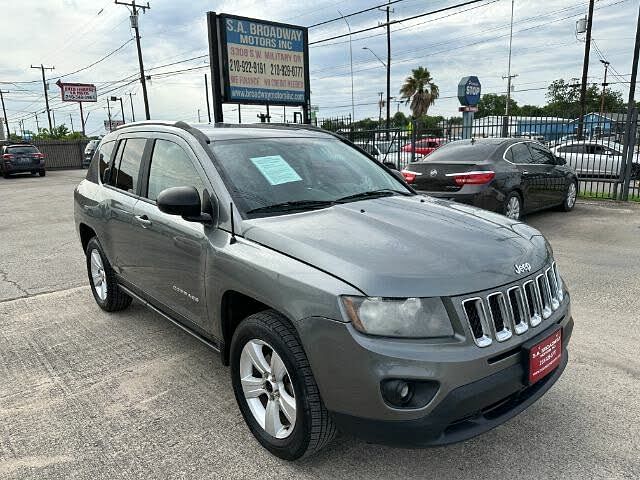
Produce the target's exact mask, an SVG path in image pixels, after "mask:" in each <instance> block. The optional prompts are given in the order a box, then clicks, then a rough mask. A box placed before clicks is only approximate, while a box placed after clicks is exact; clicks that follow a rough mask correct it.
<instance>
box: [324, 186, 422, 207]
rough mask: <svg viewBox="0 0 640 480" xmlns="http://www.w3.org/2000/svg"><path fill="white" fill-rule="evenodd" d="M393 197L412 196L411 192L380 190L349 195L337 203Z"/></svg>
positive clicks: (339, 199)
mask: <svg viewBox="0 0 640 480" xmlns="http://www.w3.org/2000/svg"><path fill="white" fill-rule="evenodd" d="M392 195H403V196H408V195H410V193H409V192H402V191H400V190H393V189H390V188H382V189H380V190H371V191H369V192H360V193H354V194H353V195H347V196H346V197H342V198H338V199H337V200H336V201H335V202H336V203H347V202H355V201H358V200H366V199H369V198H381V197H391V196H392Z"/></svg>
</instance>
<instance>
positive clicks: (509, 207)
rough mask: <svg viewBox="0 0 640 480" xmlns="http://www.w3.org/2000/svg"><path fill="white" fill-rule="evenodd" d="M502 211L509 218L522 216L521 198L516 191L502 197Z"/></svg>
mask: <svg viewBox="0 0 640 480" xmlns="http://www.w3.org/2000/svg"><path fill="white" fill-rule="evenodd" d="M502 213H503V215H504V216H506V217H507V218H510V219H511V220H520V219H521V218H522V198H521V197H520V195H519V194H518V192H511V193H509V195H507V198H505V199H504V206H503V210H502Z"/></svg>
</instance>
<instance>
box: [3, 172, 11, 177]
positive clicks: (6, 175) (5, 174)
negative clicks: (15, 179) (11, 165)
mask: <svg viewBox="0 0 640 480" xmlns="http://www.w3.org/2000/svg"><path fill="white" fill-rule="evenodd" d="M2 176H3V177H4V178H9V177H10V176H11V174H10V173H9V172H2Z"/></svg>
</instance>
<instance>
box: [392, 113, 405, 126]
mask: <svg viewBox="0 0 640 480" xmlns="http://www.w3.org/2000/svg"><path fill="white" fill-rule="evenodd" d="M408 123H409V119H408V118H407V116H406V115H405V114H404V113H402V112H396V113H395V114H394V115H393V117H391V125H393V126H394V127H396V128H405V127H406V126H407V124H408Z"/></svg>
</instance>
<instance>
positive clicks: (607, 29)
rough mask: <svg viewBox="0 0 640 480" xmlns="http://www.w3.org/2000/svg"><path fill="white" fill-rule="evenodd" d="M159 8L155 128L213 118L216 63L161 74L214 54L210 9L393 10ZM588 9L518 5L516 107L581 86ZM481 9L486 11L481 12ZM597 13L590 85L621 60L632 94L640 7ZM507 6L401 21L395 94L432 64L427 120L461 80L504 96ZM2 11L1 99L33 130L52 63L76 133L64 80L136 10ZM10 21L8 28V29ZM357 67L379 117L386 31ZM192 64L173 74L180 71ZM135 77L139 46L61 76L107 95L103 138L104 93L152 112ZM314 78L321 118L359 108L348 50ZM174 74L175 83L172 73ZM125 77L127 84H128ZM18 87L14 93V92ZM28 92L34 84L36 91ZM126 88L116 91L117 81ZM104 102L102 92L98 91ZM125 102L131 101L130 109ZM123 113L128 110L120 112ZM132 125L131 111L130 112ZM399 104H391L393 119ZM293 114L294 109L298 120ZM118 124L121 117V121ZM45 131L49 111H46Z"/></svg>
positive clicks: (332, 29) (278, 116)
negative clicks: (210, 100)
mask: <svg viewBox="0 0 640 480" xmlns="http://www.w3.org/2000/svg"><path fill="white" fill-rule="evenodd" d="M150 3H151V10H150V11H148V12H147V13H146V14H145V15H141V16H140V29H141V34H142V37H143V38H142V47H143V53H144V60H145V67H146V68H147V73H148V74H151V75H152V78H151V82H150V84H149V99H150V108H151V114H152V117H153V118H161V119H176V120H186V121H196V120H197V111H198V109H200V110H201V116H202V118H203V119H204V118H206V103H205V99H204V73H206V72H208V69H207V68H206V66H205V64H206V62H207V58H206V57H205V58H196V59H194V60H190V61H188V62H182V63H177V64H175V65H169V66H166V67H162V68H154V67H158V66H160V65H165V64H169V63H173V62H178V61H181V60H184V59H188V58H192V57H199V56H202V55H206V53H207V29H206V23H205V14H206V11H208V10H215V11H217V12H219V13H222V12H224V13H232V14H239V15H244V16H249V17H255V18H264V19H268V20H273V21H283V22H287V23H293V24H298V25H303V26H308V25H312V24H314V23H318V22H321V21H324V20H327V19H332V18H336V17H339V15H340V14H339V12H338V9H339V10H340V11H341V12H342V13H343V14H345V15H346V14H349V13H351V12H354V11H358V10H361V9H364V8H367V7H371V6H375V5H378V4H381V3H383V1H382V0H378V1H376V0H358V1H351V2H344V1H335V0H317V1H315V2H309V1H300V0H266V1H260V2H258V1H249V0H234V1H201V0H193V1H170V0H151V1H150ZM455 3H458V2H457V1H456V0H404V1H401V2H398V3H395V4H394V5H393V6H392V7H393V9H394V12H393V13H392V16H391V17H392V19H397V20H401V19H403V18H407V17H410V16H413V15H417V14H420V13H423V12H427V11H431V10H436V9H439V8H443V7H445V6H448V5H452V4H455ZM587 4H588V2H587V1H586V0H580V1H578V0H540V1H525V0H515V14H514V37H513V55H512V73H513V74H517V75H518V77H517V78H516V79H515V80H514V82H513V83H514V85H515V87H514V88H515V91H514V93H513V98H514V99H515V100H516V101H518V102H519V103H520V104H524V103H532V104H543V103H544V93H545V87H546V86H547V85H548V84H549V83H550V82H551V81H552V80H554V79H556V78H566V79H569V78H572V77H579V76H580V75H581V71H582V56H583V51H584V43H583V42H581V41H580V39H578V38H576V35H575V22H576V20H577V19H578V18H579V17H581V16H584V15H585V14H586V9H587ZM479 5H480V6H479ZM595 5H596V10H595V14H594V27H593V37H594V39H595V43H594V46H593V47H592V53H591V66H590V70H589V75H590V81H593V82H597V83H600V82H602V73H603V68H602V65H601V64H600V63H599V61H598V60H599V58H601V56H604V58H606V59H607V60H608V61H610V62H611V66H612V67H613V68H612V70H610V74H612V75H611V76H610V77H609V81H610V82H611V83H613V85H611V88H614V89H617V90H619V91H620V92H622V93H623V95H624V96H625V98H626V96H627V95H628V84H626V83H623V82H625V81H626V82H628V80H629V75H628V74H629V73H630V72H631V61H632V54H633V42H634V35H635V26H636V19H637V14H638V0H598V1H596V4H595ZM510 9H511V2H510V0H494V1H491V0H486V1H485V2H482V3H481V4H476V5H469V6H467V7H462V8H459V9H457V10H453V11H448V12H444V13H441V14H437V15H433V16H428V17H422V18H419V19H415V20H411V21H404V22H402V23H398V24H396V25H394V26H393V27H392V30H393V33H392V92H391V95H392V96H396V95H397V92H398V90H399V88H400V85H401V84H402V81H403V79H404V78H405V77H406V76H407V75H408V74H409V73H410V71H411V69H412V68H415V67H417V66H420V65H422V66H425V67H427V68H428V69H429V70H430V71H431V73H432V76H433V77H434V79H435V81H436V83H437V84H438V85H439V86H440V94H441V99H439V100H438V101H437V102H436V104H435V105H434V106H433V107H432V109H431V110H430V113H432V114H440V115H445V116H450V115H455V114H457V107H458V101H457V99H455V93H456V85H457V83H458V80H459V79H460V78H461V77H463V76H466V75H477V76H478V77H479V78H480V81H481V82H482V85H483V93H501V92H505V91H506V81H504V80H502V78H501V77H502V76H503V75H506V73H507V52H508V41H509V18H510ZM0 11H1V12H3V19H4V20H5V21H3V22H2V23H3V29H2V40H3V45H4V46H5V47H6V46H7V45H9V48H8V49H7V48H3V53H2V55H1V56H0V82H3V83H0V87H1V88H2V89H3V90H9V92H10V93H8V94H6V95H5V100H6V104H7V109H8V117H9V122H10V124H11V129H12V130H14V129H15V128H17V121H18V120H19V119H24V121H25V126H26V128H28V129H31V130H35V126H36V124H35V117H34V112H42V111H43V110H44V98H43V94H42V85H41V83H38V80H39V78H40V77H39V71H37V70H34V69H31V68H29V66H30V65H31V64H34V65H35V64H40V63H45V65H47V66H51V65H53V66H55V70H54V71H53V72H48V78H50V79H51V80H52V81H51V87H50V88H51V90H50V94H51V97H52V103H51V106H52V108H53V109H55V115H56V122H57V123H58V124H60V123H65V124H66V125H67V126H69V125H70V119H69V114H71V116H72V118H73V122H74V126H75V127H76V129H77V128H78V126H79V123H80V122H79V114H78V109H77V106H76V105H75V104H63V103H62V102H60V100H59V93H58V88H57V87H56V86H55V85H54V83H55V81H56V80H57V78H58V77H59V76H62V75H65V74H68V73H70V72H74V71H75V70H78V69H81V68H83V67H86V66H88V65H90V64H92V63H94V62H96V61H97V60H99V59H101V58H102V57H103V56H105V55H106V54H108V53H109V52H111V51H113V50H115V49H116V48H117V47H119V46H120V45H122V44H123V43H125V42H127V40H130V39H131V35H132V33H131V29H130V28H129V18H128V15H129V13H128V11H127V9H126V8H125V7H123V6H120V5H115V4H114V3H113V1H112V0H108V1H103V0H92V1H89V0H85V1H80V0H22V1H20V2H16V1H14V0H0ZM383 19H384V13H383V12H381V11H377V10H374V11H372V12H368V13H366V14H362V15H358V16H355V17H351V18H349V22H350V25H351V29H352V30H353V31H356V30H359V29H361V28H366V27H370V26H375V25H377V24H378V22H382V21H383ZM7 20H8V21H7ZM344 33H347V25H346V24H345V22H344V21H343V20H339V21H336V22H332V23H329V24H326V25H323V26H320V27H316V28H312V29H310V31H309V37H310V41H311V42H314V41H317V40H322V39H325V38H329V37H332V36H335V35H340V34H344ZM352 47H353V62H354V98H355V104H356V107H355V110H356V117H358V118H362V117H367V116H370V117H374V118H375V117H377V115H378V106H377V99H378V92H381V91H385V88H386V87H385V70H384V67H383V66H382V65H381V64H380V62H379V61H378V60H377V59H376V58H375V57H374V56H373V55H372V54H371V53H370V52H369V51H367V50H364V49H363V47H368V48H370V49H371V50H373V51H374V52H375V53H376V54H377V55H378V56H380V57H381V58H382V59H383V60H385V59H386V38H385V35H384V29H378V30H373V31H370V32H366V33H363V34H360V35H354V36H353V37H352ZM184 68H193V70H191V71H189V72H183V73H180V74H173V73H171V72H174V71H175V70H179V69H184ZM136 71H137V57H136V51H135V42H133V41H129V43H127V44H126V45H125V46H124V47H122V49H120V50H118V51H117V52H115V53H114V54H113V55H111V56H110V57H108V58H107V59H105V60H104V61H102V62H100V63H98V64H96V65H95V66H93V67H90V68H87V69H86V70H83V71H81V72H78V73H77V74H74V75H69V76H65V77H64V80H66V81H73V82H91V83H96V84H97V85H98V93H99V101H98V103H97V104H93V105H88V106H87V108H86V111H85V114H86V113H87V112H91V113H90V114H89V119H88V123H87V132H88V133H93V134H102V133H104V130H103V128H102V127H101V124H102V122H103V120H104V119H106V115H107V114H106V99H105V97H106V95H105V94H106V93H107V92H109V91H110V90H113V91H112V92H111V93H109V94H108V95H118V96H119V95H127V94H128V92H132V93H135V96H134V97H133V100H134V108H135V110H136V119H142V117H143V113H144V110H143V106H142V94H141V89H140V86H139V82H135V81H133V83H130V84H128V82H130V81H132V80H135V78H134V76H135V75H136ZM310 72H311V90H312V103H313V104H314V105H318V106H319V109H320V112H319V116H320V117H329V116H335V115H348V114H349V113H350V111H351V80H350V68H349V41H348V38H340V39H337V40H334V41H329V42H325V43H321V44H318V45H317V46H316V45H313V46H311V48H310ZM167 73H169V74H167ZM123 79H124V80H123ZM12 82H13V83H12ZM29 82H31V83H29ZM115 82H119V83H115ZM101 94H102V95H101ZM128 98H129V97H128V96H126V99H127V100H128ZM113 107H115V108H114V110H115V111H116V112H118V111H119V105H118V106H113ZM125 107H126V108H125V116H126V118H127V120H130V115H131V114H130V108H129V106H128V102H127V103H125ZM398 108H400V110H401V111H405V112H408V109H407V108H406V107H405V106H404V105H403V104H402V105H399V106H398V104H397V103H394V104H393V106H392V111H394V112H395V111H396V110H397V109H398ZM292 110H293V109H292V108H289V109H288V112H289V113H288V118H289V119H291V118H292V117H291V112H292ZM260 111H263V109H261V108H259V107H243V109H242V114H243V121H255V120H256V114H257V113H258V112H260ZM112 113H113V115H114V116H116V113H114V112H112ZM272 115H273V117H274V121H281V120H282V108H281V107H274V108H272ZM225 117H226V119H227V120H229V121H235V120H236V119H237V109H236V107H235V106H233V105H228V106H225ZM38 119H39V122H40V126H41V127H42V126H44V125H45V124H46V115H44V114H41V113H39V115H38Z"/></svg>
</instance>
